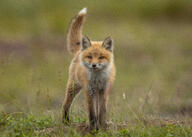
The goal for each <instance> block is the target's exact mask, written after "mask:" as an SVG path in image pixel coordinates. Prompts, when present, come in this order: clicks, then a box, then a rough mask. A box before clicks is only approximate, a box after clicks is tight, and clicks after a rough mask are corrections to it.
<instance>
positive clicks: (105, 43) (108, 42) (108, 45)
mask: <svg viewBox="0 0 192 137" xmlns="http://www.w3.org/2000/svg"><path fill="white" fill-rule="evenodd" d="M102 46H103V47H104V48H105V49H106V50H109V51H111V52H112V51H113V39H112V37H111V36H109V37H107V38H106V39H105V40H104V41H103V44H102Z"/></svg>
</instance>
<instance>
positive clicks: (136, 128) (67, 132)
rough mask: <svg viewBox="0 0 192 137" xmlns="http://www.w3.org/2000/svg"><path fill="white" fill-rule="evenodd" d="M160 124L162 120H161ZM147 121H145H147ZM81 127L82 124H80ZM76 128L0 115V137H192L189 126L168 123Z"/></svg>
mask: <svg viewBox="0 0 192 137" xmlns="http://www.w3.org/2000/svg"><path fill="white" fill-rule="evenodd" d="M158 121H161V122H162V120H160V119H159V120H158ZM145 122H146V121H145ZM79 125H80V124H79ZM79 125H78V124H77V123H76V125H75V126H74V125H73V128H70V127H68V126H67V127H65V126H63V125H62V124H61V123H60V122H59V121H57V119H56V118H55V117H54V116H53V115H44V116H42V117H39V116H35V115H33V114H26V113H16V112H15V113H10V114H6V113H1V115H0V134H1V136H10V137H13V136H14V137H26V136H40V137H41V136H42V137H43V136H50V137H51V136H68V137H69V136H71V137H72V136H73V137H78V136H82V135H84V136H86V137H91V136H97V137H108V136H111V137H173V136H174V137H181V136H182V137H190V136H192V129H191V127H190V125H187V124H186V123H184V124H179V123H173V122H172V123H171V122H167V124H165V125H163V124H162V125H158V126H157V125H154V124H149V125H147V124H144V123H143V122H135V123H134V124H133V123H132V124H130V123H126V124H125V122H124V124H117V123H116V124H115V123H113V125H111V126H110V127H109V128H108V130H106V131H103V130H100V131H99V132H95V133H92V134H90V133H89V132H87V131H86V130H85V128H86V125H84V127H83V126H81V128H79V129H78V126H79Z"/></svg>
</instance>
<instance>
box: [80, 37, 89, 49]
mask: <svg viewBox="0 0 192 137" xmlns="http://www.w3.org/2000/svg"><path fill="white" fill-rule="evenodd" d="M90 46H91V42H90V40H89V38H88V37H87V36H83V38H82V47H81V49H82V50H84V49H86V48H88V47H90Z"/></svg>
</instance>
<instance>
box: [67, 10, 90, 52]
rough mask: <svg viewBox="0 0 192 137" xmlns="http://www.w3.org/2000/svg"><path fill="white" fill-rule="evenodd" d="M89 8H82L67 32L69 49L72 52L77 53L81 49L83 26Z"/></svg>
mask: <svg viewBox="0 0 192 137" xmlns="http://www.w3.org/2000/svg"><path fill="white" fill-rule="evenodd" d="M86 13H87V9H86V8H84V9H82V10H81V11H80V12H79V13H78V15H77V16H76V17H75V18H74V19H73V20H72V22H71V24H70V26H69V30H68V34H67V49H68V51H69V52H70V53H73V54H75V53H76V52H77V51H79V50H80V47H81V39H82V28H83V23H84V21H85V15H86Z"/></svg>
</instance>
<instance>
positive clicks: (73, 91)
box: [62, 81, 81, 124]
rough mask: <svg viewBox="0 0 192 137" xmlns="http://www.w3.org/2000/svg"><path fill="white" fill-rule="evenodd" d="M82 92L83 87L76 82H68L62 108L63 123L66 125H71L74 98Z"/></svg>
mask: <svg viewBox="0 0 192 137" xmlns="http://www.w3.org/2000/svg"><path fill="white" fill-rule="evenodd" d="M80 90H81V86H80V84H78V83H75V81H71V82H68V84H67V89H66V95H65V100H64V102H63V106H62V122H63V123H65V124H68V123H69V109H70V106H71V104H72V102H73V99H74V97H75V96H76V95H77V94H78V93H79V91H80Z"/></svg>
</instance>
